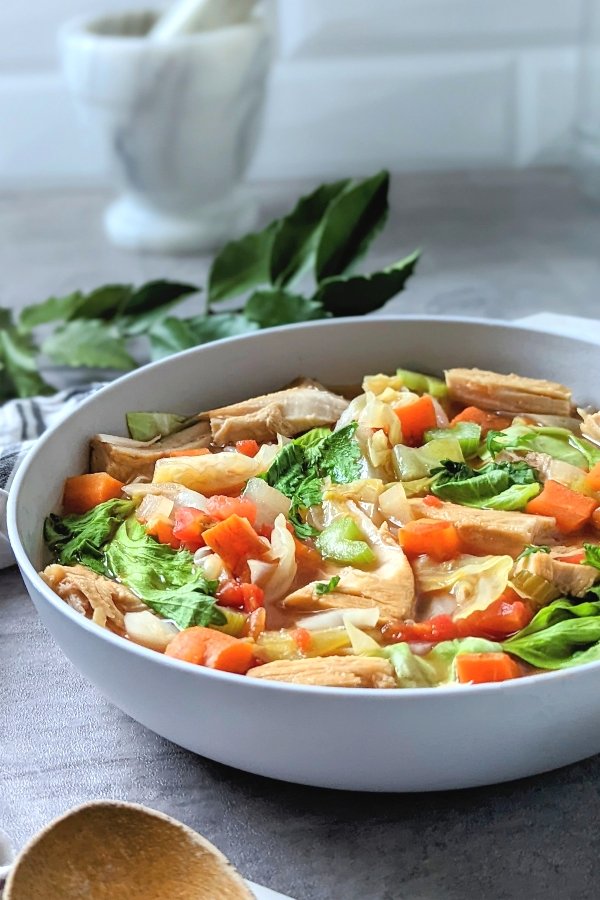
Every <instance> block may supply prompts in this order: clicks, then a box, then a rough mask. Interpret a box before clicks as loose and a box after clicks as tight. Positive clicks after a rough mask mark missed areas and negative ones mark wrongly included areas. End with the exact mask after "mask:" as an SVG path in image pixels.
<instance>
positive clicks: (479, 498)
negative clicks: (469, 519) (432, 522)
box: [431, 460, 540, 510]
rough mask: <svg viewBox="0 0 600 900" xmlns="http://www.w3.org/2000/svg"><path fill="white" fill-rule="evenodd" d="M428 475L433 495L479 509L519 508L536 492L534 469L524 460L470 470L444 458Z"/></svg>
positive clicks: (461, 464)
mask: <svg viewBox="0 0 600 900" xmlns="http://www.w3.org/2000/svg"><path fill="white" fill-rule="evenodd" d="M432 475H434V480H433V484H432V485H431V492H432V493H433V494H435V496H436V497H439V498H440V499H441V500H448V501H450V502H452V503H460V504H462V505H463V506H474V507H478V508H483V509H504V510H514V509H522V508H523V507H524V506H525V505H526V504H527V503H528V502H529V500H531V499H532V498H533V497H535V496H537V494H539V491H540V486H539V483H538V482H537V479H536V475H535V471H534V469H532V468H531V466H528V465H527V463H525V462H517V463H490V464H488V465H486V466H483V467H482V468H481V469H472V468H471V467H470V466H467V465H466V464H465V463H456V462H452V461H450V460H445V461H444V462H443V463H442V465H441V467H440V468H438V469H433V471H432Z"/></svg>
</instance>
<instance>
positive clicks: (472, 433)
mask: <svg viewBox="0 0 600 900" xmlns="http://www.w3.org/2000/svg"><path fill="white" fill-rule="evenodd" d="M448 437H455V438H456V439H457V441H458V443H459V444H460V449H461V450H462V453H463V456H464V457H465V459H469V457H471V456H476V455H477V451H478V450H479V444H480V441H481V427H480V426H479V425H476V424H475V423H474V422H457V423H456V425H453V426H452V427H451V428H431V429H430V430H429V431H426V432H425V440H426V441H427V442H429V441H434V440H439V439H443V438H448Z"/></svg>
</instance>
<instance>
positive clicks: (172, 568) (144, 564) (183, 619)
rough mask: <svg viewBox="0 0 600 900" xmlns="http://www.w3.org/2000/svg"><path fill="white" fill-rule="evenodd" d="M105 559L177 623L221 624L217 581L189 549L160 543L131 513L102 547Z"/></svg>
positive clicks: (112, 569) (114, 572) (114, 571)
mask: <svg viewBox="0 0 600 900" xmlns="http://www.w3.org/2000/svg"><path fill="white" fill-rule="evenodd" d="M106 563H107V566H108V569H109V571H110V572H111V574H112V575H114V576H116V577H117V578H119V579H120V580H121V581H122V582H123V584H126V585H127V587H129V588H130V589H131V590H132V591H134V593H136V594H137V595H138V597H140V599H141V600H143V601H144V603H146V604H147V605H148V606H149V607H151V608H152V609H153V610H154V611H155V612H157V613H159V614H160V615H161V616H164V617H165V618H166V619H172V620H173V621H174V622H175V623H176V624H177V625H179V627H180V628H190V627H191V626H192V625H224V624H225V622H226V618H225V616H224V615H223V613H222V612H221V611H220V610H219V609H217V607H216V605H215V604H216V601H215V598H214V593H215V591H216V589H217V582H216V581H208V580H207V579H206V577H205V575H204V573H203V571H202V569H200V568H199V567H198V566H195V565H194V558H193V556H192V554H191V553H188V551H187V550H172V549H171V547H169V546H168V544H159V543H158V541H156V540H154V538H151V537H149V536H148V535H147V534H146V530H145V529H144V527H143V526H142V525H140V523H139V522H138V521H137V520H136V519H134V518H130V519H128V520H127V521H126V522H124V523H123V524H122V525H121V527H120V528H119V530H118V531H117V533H116V535H115V537H114V538H113V540H112V541H111V542H110V544H109V546H108V548H107V550H106Z"/></svg>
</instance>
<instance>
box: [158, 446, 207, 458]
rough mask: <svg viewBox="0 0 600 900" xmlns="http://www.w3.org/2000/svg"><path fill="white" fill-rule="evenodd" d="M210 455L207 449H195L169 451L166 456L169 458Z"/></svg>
mask: <svg viewBox="0 0 600 900" xmlns="http://www.w3.org/2000/svg"><path fill="white" fill-rule="evenodd" d="M207 453H210V450H209V449H208V447H197V448H196V449H195V450H169V452H168V453H167V454H166V455H167V456H169V457H174V456H206V454H207Z"/></svg>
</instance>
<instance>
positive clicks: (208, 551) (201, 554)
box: [194, 547, 213, 566]
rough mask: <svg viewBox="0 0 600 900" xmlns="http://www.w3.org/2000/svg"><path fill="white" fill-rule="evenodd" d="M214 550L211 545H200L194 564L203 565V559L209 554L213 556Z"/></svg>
mask: <svg viewBox="0 0 600 900" xmlns="http://www.w3.org/2000/svg"><path fill="white" fill-rule="evenodd" d="M212 552H213V551H212V550H211V548H210V547H199V548H198V550H196V552H195V553H194V565H195V566H200V565H202V560H203V559H206V557H207V556H211V555H212Z"/></svg>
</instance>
